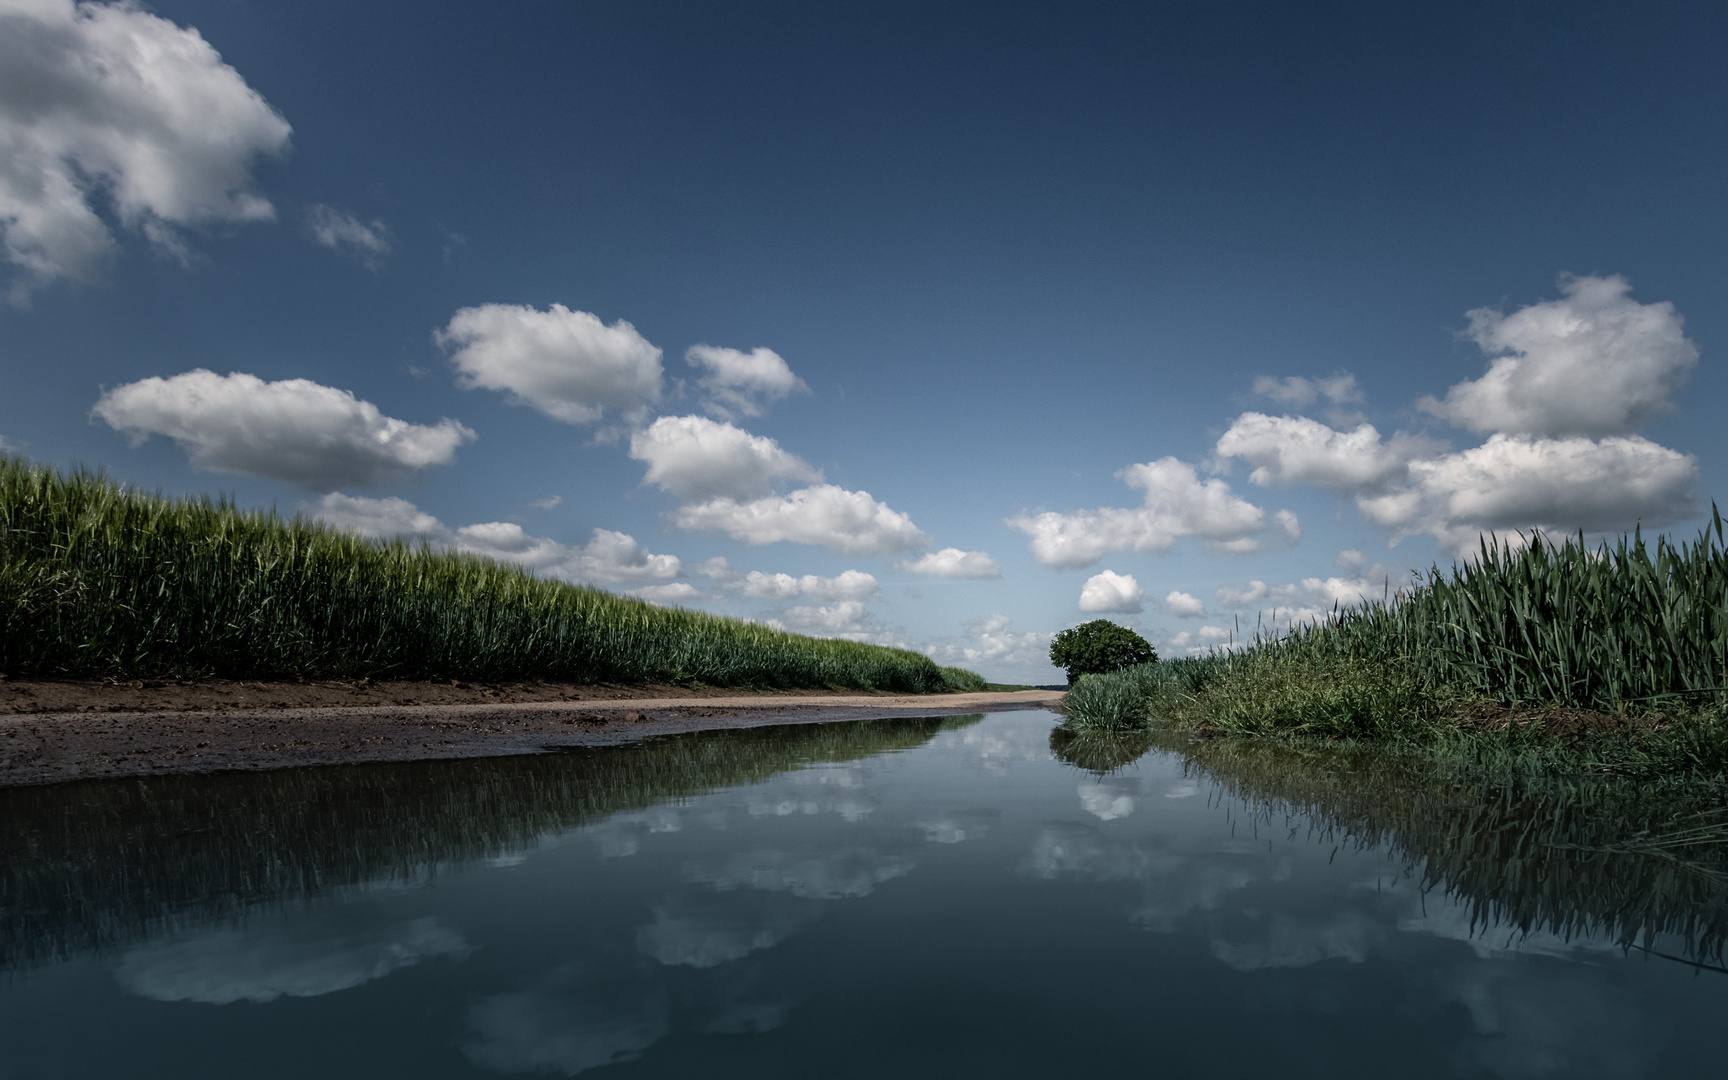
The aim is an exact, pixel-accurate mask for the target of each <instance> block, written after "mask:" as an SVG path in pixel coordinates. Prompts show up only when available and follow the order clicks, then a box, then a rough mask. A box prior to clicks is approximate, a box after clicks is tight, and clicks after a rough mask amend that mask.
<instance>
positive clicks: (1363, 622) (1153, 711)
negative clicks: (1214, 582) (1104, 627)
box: [1067, 514, 1728, 765]
mask: <svg viewBox="0 0 1728 1080" xmlns="http://www.w3.org/2000/svg"><path fill="white" fill-rule="evenodd" d="M1483 706H1502V707H1511V708H1522V709H1543V708H1557V707H1558V708H1571V709H1584V710H1592V711H1595V712H1599V713H1603V714H1613V715H1629V716H1640V715H1647V714H1651V713H1653V712H1656V711H1661V712H1662V713H1663V714H1664V715H1665V716H1666V717H1667V718H1668V719H1667V720H1665V721H1664V722H1663V723H1661V724H1657V725H1654V726H1652V727H1648V728H1647V729H1639V739H1641V740H1643V741H1642V742H1637V741H1636V740H1635V741H1634V742H1632V743H1628V742H1627V741H1626V739H1625V738H1621V737H1618V736H1615V737H1604V738H1603V739H1601V740H1599V741H1600V742H1601V743H1602V744H1603V745H1604V746H1606V745H1608V744H1609V743H1613V744H1614V745H1617V746H1621V747H1623V748H1624V747H1628V746H1634V745H1641V746H1645V747H1647V748H1652V749H1650V750H1649V754H1647V755H1646V756H1650V755H1654V756H1653V757H1652V758H1651V760H1664V761H1666V760H1670V759H1679V758H1685V757H1686V756H1687V755H1690V756H1691V758H1694V759H1697V760H1698V761H1700V762H1702V761H1704V760H1705V759H1706V758H1709V760H1711V761H1714V760H1715V759H1714V758H1713V757H1712V756H1711V755H1709V754H1706V753H1705V752H1704V751H1703V750H1701V749H1699V747H1698V746H1691V748H1690V749H1688V748H1687V747H1686V746H1685V745H1683V742H1682V741H1677V740H1685V739H1690V740H1693V741H1694V742H1696V740H1697V739H1699V738H1707V739H1718V735H1719V734H1720V733H1718V732H1717V731H1716V728H1717V726H1719V725H1718V724H1716V721H1715V720H1714V719H1712V718H1716V717H1719V716H1720V715H1721V712H1722V710H1723V708H1724V706H1728V553H1725V549H1724V546H1723V526H1722V520H1721V516H1720V514H1714V515H1713V517H1712V521H1711V525H1710V527H1709V528H1708V529H1706V530H1705V531H1704V532H1703V533H1702V534H1701V535H1700V536H1699V537H1698V538H1697V539H1696V540H1695V541H1692V542H1690V543H1678V544H1676V543H1673V542H1671V541H1670V540H1668V539H1667V538H1666V537H1658V538H1657V539H1656V540H1655V542H1654V544H1653V545H1652V544H1648V543H1646V542H1645V540H1644V538H1643V536H1642V535H1641V534H1637V533H1635V534H1633V535H1632V536H1629V537H1623V538H1622V539H1621V540H1620V541H1619V542H1617V543H1616V544H1613V545H1602V546H1600V547H1597V548H1590V547H1589V546H1587V545H1586V544H1585V543H1584V542H1583V539H1582V538H1581V537H1579V538H1574V539H1570V540H1567V541H1565V542H1563V543H1558V544H1556V543H1553V542H1551V541H1549V540H1548V539H1546V538H1544V537H1541V536H1536V537H1532V538H1531V539H1530V542H1529V543H1528V544H1526V545H1524V546H1522V547H1513V546H1511V545H1509V544H1500V545H1495V544H1492V543H1489V542H1487V541H1484V542H1483V544H1482V546H1481V549H1480V551H1479V552H1478V554H1477V556H1476V558H1474V559H1472V560H1471V561H1469V562H1467V563H1464V564H1462V565H1458V566H1454V567H1453V569H1452V571H1451V572H1450V574H1442V573H1441V572H1440V571H1439V570H1438V569H1435V570H1432V571H1431V572H1430V573H1429V575H1428V576H1427V578H1426V579H1425V580H1423V581H1420V582H1417V583H1416V584H1415V585H1413V586H1412V587H1411V588H1408V589H1404V590H1400V591H1399V592H1397V593H1396V594H1394V595H1391V596H1389V597H1387V598H1386V599H1385V600H1383V601H1375V602H1371V603H1369V604H1367V605H1365V606H1363V607H1362V608H1359V609H1353V610H1348V611H1339V612H1337V613H1336V617H1335V618H1334V619H1332V620H1331V621H1329V622H1324V623H1318V624H1314V625H1310V626H1307V627H1303V628H1299V629H1297V630H1296V631H1295V632H1293V633H1291V634H1289V635H1287V636H1284V637H1281V638H1276V639H1270V640H1267V639H1261V640H1256V641H1255V642H1253V643H1252V644H1251V645H1250V647H1249V648H1247V649H1244V650H1242V651H1240V652H1236V653H1228V654H1216V655H1213V656H1210V657H1204V658H1200V659H1195V660H1181V661H1176V662H1174V663H1162V664H1153V665H1147V666H1145V667H1143V668H1132V669H1128V670H1126V671H1122V672H1116V673H1113V674H1110V675H1101V676H1091V677H1088V678H1087V679H1085V680H1083V681H1082V682H1081V684H1080V685H1078V686H1076V687H1075V689H1074V691H1073V692H1071V693H1070V694H1069V697H1068V703H1067V711H1068V715H1069V719H1070V722H1071V723H1072V724H1075V725H1077V726H1083V727H1094V728H1101V729H1120V728H1124V727H1134V726H1142V725H1145V724H1147V723H1150V722H1152V721H1154V720H1162V721H1166V722H1171V723H1175V724H1177V725H1178V726H1185V727H1188V728H1191V729H1195V730H1206V731H1211V732H1213V733H1217V734H1230V735H1252V736H1265V735H1284V736H1297V737H1321V738H1334V739H1336V738H1371V739H1400V740H1413V741H1423V742H1432V741H1433V740H1435V739H1437V738H1440V737H1441V736H1442V735H1445V734H1447V733H1449V732H1450V733H1453V734H1454V735H1456V733H1457V732H1458V730H1459V729H1460V728H1461V727H1462V726H1467V725H1466V724H1465V721H1467V720H1468V719H1469V718H1470V717H1471V715H1472V714H1473V712H1474V711H1479V710H1480V708H1481V707H1483ZM1472 737H1473V738H1474V739H1475V741H1476V742H1478V743H1485V742H1486V741H1492V740H1493V739H1495V738H1499V739H1501V740H1502V741H1505V740H1507V739H1513V738H1516V737H1517V736H1516V733H1513V734H1510V735H1504V736H1501V735H1491V734H1489V733H1477V734H1474V735H1473V736H1472ZM1536 741H1537V742H1539V743H1541V742H1543V740H1541V739H1537V740H1536ZM1718 741H1720V740H1719V739H1718ZM1551 743H1552V740H1547V744H1551ZM1603 752H1606V751H1603ZM1628 755H1630V759H1635V758H1636V757H1637V754H1634V753H1632V752H1631V751H1623V753H1622V756H1628ZM1632 764H1634V765H1635V764H1636V761H1632Z"/></svg>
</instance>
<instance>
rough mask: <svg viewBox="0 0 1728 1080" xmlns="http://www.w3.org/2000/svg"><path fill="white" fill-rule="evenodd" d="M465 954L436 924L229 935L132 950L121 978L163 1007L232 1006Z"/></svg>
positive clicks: (344, 985) (345, 984)
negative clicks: (378, 930)
mask: <svg viewBox="0 0 1728 1080" xmlns="http://www.w3.org/2000/svg"><path fill="white" fill-rule="evenodd" d="M466 955H468V943H467V942H466V941H464V940H463V938H462V935H461V934H458V933H457V932H456V931H454V930H452V929H450V928H448V927H446V926H444V925H443V924H441V923H440V922H439V921H438V920H437V919H432V918H426V919H415V920H414V921H413V922H410V923H404V924H401V925H398V926H393V927H389V928H387V929H386V930H384V931H383V932H382V933H374V934H371V935H361V934H347V935H344V934H330V935H326V936H315V937H306V936H303V934H302V933H299V932H296V928H295V927H274V928H272V929H269V930H264V931H248V930H223V931H219V932H217V933H214V934H208V935H205V936H203V937H197V938H192V939H190V940H185V941H176V942H170V943H168V944H164V945H151V946H147V947H145V948H142V949H134V950H133V951H131V952H129V953H127V954H126V955H125V956H123V957H122V958H121V959H120V963H119V965H118V966H117V968H116V969H115V976H116V977H117V978H118V979H119V980H120V985H121V986H123V987H125V988H126V989H127V990H128V991H130V992H131V993H134V994H138V995H140V996H142V997H147V998H154V999H155V1000H157V1001H198V1002H205V1003H208V1004H211V1005H226V1004H229V1003H231V1002H235V1001H251V1002H265V1001H274V1000H276V999H277V998H279V997H284V996H286V997H316V996H318V995H320V994H331V993H335V992H336V991H338V990H347V989H349V988H351V987H355V986H359V985H360V984H362V983H366V982H370V981H372V980H373V979H381V978H383V977H384V976H386V975H388V974H390V973H391V972H392V971H395V970H397V969H398V968H405V967H411V966H413V965H414V964H418V963H419V962H420V961H422V960H427V959H431V958H434V957H440V956H448V957H452V958H455V959H461V958H462V957H464V956H466Z"/></svg>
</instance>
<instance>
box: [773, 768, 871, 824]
mask: <svg viewBox="0 0 1728 1080" xmlns="http://www.w3.org/2000/svg"><path fill="white" fill-rule="evenodd" d="M866 779H867V778H866V776H865V772H864V769H863V768H862V767H861V766H858V765H821V766H812V767H809V768H805V769H800V770H798V771H797V772H793V773H788V774H786V775H784V776H781V777H777V778H776V779H775V780H774V781H773V782H771V783H768V784H764V785H761V786H760V787H757V788H753V789H751V790H750V792H749V793H748V795H747V796H746V798H745V800H744V808H745V809H746V810H747V811H749V813H750V816H751V817H791V816H792V815H795V814H797V815H803V816H806V817H813V816H815V815H817V814H839V815H840V817H841V818H842V819H843V820H845V821H849V822H857V821H862V820H863V819H864V818H866V817H868V816H869V815H870V814H871V813H872V812H873V811H874V810H875V809H876V807H877V806H878V805H879V802H878V800H877V799H876V798H874V797H873V796H871V795H869V794H867V793H866V792H865V791H864V787H865V782H866Z"/></svg>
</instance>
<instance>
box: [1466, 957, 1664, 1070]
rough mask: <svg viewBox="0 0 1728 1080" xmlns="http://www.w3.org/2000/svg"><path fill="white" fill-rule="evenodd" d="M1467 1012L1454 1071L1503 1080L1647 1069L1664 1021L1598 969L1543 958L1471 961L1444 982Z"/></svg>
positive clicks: (1659, 1042)
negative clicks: (1466, 1032)
mask: <svg viewBox="0 0 1728 1080" xmlns="http://www.w3.org/2000/svg"><path fill="white" fill-rule="evenodd" d="M1447 996H1448V997H1451V998H1452V999H1454V1000H1456V1001H1458V1002H1460V1003H1462V1004H1463V1005H1464V1007H1465V1008H1466V1009H1468V1010H1469V1011H1470V1022H1471V1025H1472V1026H1473V1027H1474V1029H1475V1037H1474V1038H1471V1039H1468V1040H1467V1041H1466V1042H1465V1044H1464V1046H1462V1047H1460V1049H1459V1057H1460V1059H1461V1060H1460V1061H1459V1062H1458V1065H1459V1069H1458V1071H1459V1072H1474V1071H1476V1069H1478V1068H1480V1069H1485V1070H1487V1072H1489V1073H1490V1074H1492V1075H1494V1076H1498V1077H1502V1078H1504V1080H1533V1078H1536V1077H1548V1076H1560V1077H1568V1078H1571V1077H1577V1078H1580V1080H1597V1078H1602V1080H1609V1078H1613V1080H1620V1078H1628V1080H1630V1078H1633V1077H1641V1076H1645V1075H1648V1073H1649V1072H1650V1071H1651V1070H1650V1068H1649V1066H1650V1065H1651V1064H1652V1063H1653V1062H1654V1060H1655V1059H1656V1057H1657V1056H1658V1053H1659V1052H1660V1050H1661V1047H1662V1044H1664V1043H1665V1042H1667V1041H1668V1038H1669V1034H1670V1028H1669V1025H1668V1024H1667V1023H1666V1022H1665V1021H1662V1020H1660V1019H1657V1018H1655V1017H1652V1016H1651V1015H1650V1014H1649V1011H1648V1010H1647V1009H1646V1008H1644V1007H1642V1006H1641V1003H1640V1002H1639V1001H1638V1000H1637V997H1636V995H1635V994H1634V993H1633V992H1632V991H1630V990H1628V989H1626V988H1623V987H1619V986H1616V985H1614V984H1613V983H1612V982H1611V981H1610V980H1609V977H1608V975H1607V973H1606V972H1604V971H1602V970H1601V969H1599V968H1594V967H1588V966H1578V965H1571V964H1568V965H1563V966H1562V965H1552V964H1550V963H1548V962H1544V961H1539V960H1538V961H1523V962H1514V963H1507V964H1482V963H1474V964H1470V965H1468V966H1467V967H1465V968H1463V969H1462V970H1461V971H1460V972H1459V974H1458V976H1457V977H1456V978H1455V979H1454V980H1453V981H1452V983H1451V984H1450V985H1449V986H1448V987H1447Z"/></svg>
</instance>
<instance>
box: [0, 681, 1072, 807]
mask: <svg viewBox="0 0 1728 1080" xmlns="http://www.w3.org/2000/svg"><path fill="white" fill-rule="evenodd" d="M1061 698H1062V695H1061V693H1059V692H1057V691H1052V690H1024V691H1020V692H1017V693H983V694H929V695H906V696H892V695H883V694H871V695H859V696H846V695H832V696H822V697H812V696H808V695H780V694H756V695H728V696H724V697H714V696H704V697H653V698H633V699H626V700H589V701H576V702H567V701H544V702H516V703H507V704H458V705H363V706H346V707H330V706H325V707H316V708H287V709H280V708H277V709H228V710H225V711H220V712H212V711H185V712H161V711H157V712H41V713H19V714H14V715H9V716H0V786H11V785H18V784H51V783H57V782H60V781H66V780H83V779H91V778H98V777H123V776H152V775H159V774H163V773H175V772H210V771H214V770H219V769H279V768H286V767H290V766H296V765H334V764H344V763H353V762H366V761H409V760H414V759H420V758H454V757H488V756H496V755H501V754H526V753H537V752H541V751H544V750H548V749H553V748H557V747H566V746H606V745H613V744H617V743H625V742H633V741H635V740H637V739H644V738H649V737H651V736H655V735H669V734H674V733H676V732H682V731H701V730H707V729H711V728H724V727H758V726H762V725H767V724H807V723H821V722H825V721H837V720H862V719H868V718H872V717H892V716H952V715H956V714H962V713H973V712H991V711H996V710H1001V709H1036V708H1048V707H1050V706H1051V705H1053V704H1055V703H1056V702H1058V701H1060V700H1061Z"/></svg>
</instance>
